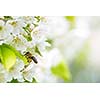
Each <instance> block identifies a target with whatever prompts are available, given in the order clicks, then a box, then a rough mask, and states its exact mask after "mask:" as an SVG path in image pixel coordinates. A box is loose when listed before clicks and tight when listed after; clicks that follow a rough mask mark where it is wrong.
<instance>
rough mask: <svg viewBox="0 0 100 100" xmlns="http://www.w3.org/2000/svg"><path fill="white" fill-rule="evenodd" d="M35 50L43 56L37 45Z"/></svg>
mask: <svg viewBox="0 0 100 100" xmlns="http://www.w3.org/2000/svg"><path fill="white" fill-rule="evenodd" d="M35 52H36V53H38V54H39V55H40V56H42V54H41V52H40V50H39V48H38V47H37V46H35Z"/></svg>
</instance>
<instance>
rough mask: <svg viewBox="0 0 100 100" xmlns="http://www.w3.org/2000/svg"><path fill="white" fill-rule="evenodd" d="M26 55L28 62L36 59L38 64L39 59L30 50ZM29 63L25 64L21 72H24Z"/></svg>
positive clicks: (35, 61)
mask: <svg viewBox="0 0 100 100" xmlns="http://www.w3.org/2000/svg"><path fill="white" fill-rule="evenodd" d="M24 56H25V57H26V58H27V61H28V63H31V62H32V61H34V63H36V64H37V63H38V61H37V59H36V58H35V57H34V56H33V55H32V54H31V53H30V52H26V53H25V54H24ZM28 65H29V64H28ZM28 65H25V66H24V68H23V69H22V70H21V72H23V71H24V70H25V69H26V68H27V67H28Z"/></svg>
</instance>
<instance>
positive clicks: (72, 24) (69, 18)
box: [65, 16, 76, 30]
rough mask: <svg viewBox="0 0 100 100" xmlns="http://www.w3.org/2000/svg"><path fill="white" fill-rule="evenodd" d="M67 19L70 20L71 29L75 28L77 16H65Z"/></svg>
mask: <svg viewBox="0 0 100 100" xmlns="http://www.w3.org/2000/svg"><path fill="white" fill-rule="evenodd" d="M65 19H66V20H67V21H69V23H70V27H69V30H72V29H73V28H75V22H76V18H75V16H65Z"/></svg>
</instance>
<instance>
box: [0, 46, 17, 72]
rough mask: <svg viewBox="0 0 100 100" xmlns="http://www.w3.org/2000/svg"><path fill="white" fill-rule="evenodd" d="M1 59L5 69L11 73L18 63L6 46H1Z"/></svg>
mask: <svg viewBox="0 0 100 100" xmlns="http://www.w3.org/2000/svg"><path fill="white" fill-rule="evenodd" d="M0 59H1V62H2V64H3V65H4V67H5V69H6V70H7V71H9V70H10V69H11V68H12V67H13V65H14V64H15V62H16V55H15V53H14V52H13V51H12V50H11V49H9V48H8V47H7V46H6V45H0Z"/></svg>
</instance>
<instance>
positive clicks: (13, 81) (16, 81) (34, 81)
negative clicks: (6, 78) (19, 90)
mask: <svg viewBox="0 0 100 100" xmlns="http://www.w3.org/2000/svg"><path fill="white" fill-rule="evenodd" d="M8 83H37V81H36V79H35V78H33V80H32V82H29V81H27V80H25V81H24V82H19V81H18V80H17V79H13V80H12V81H11V82H8Z"/></svg>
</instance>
